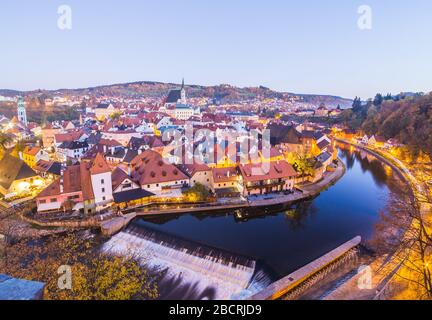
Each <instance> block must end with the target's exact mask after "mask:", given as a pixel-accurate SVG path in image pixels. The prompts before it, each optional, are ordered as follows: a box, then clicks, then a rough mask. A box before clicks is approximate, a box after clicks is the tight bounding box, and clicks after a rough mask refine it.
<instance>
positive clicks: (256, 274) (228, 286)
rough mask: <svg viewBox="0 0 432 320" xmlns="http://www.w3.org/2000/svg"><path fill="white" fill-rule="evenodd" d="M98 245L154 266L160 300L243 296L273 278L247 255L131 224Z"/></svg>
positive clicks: (225, 298)
mask: <svg viewBox="0 0 432 320" xmlns="http://www.w3.org/2000/svg"><path fill="white" fill-rule="evenodd" d="M103 250H104V251H105V252H108V253H111V254H115V255H124V256H133V257H135V258H137V259H139V260H140V261H141V262H142V263H143V264H145V265H146V266H147V267H149V268H150V269H152V270H158V271H159V272H158V273H159V274H161V275H162V276H161V279H160V280H159V281H158V287H159V293H160V298H161V299H211V300H213V299H218V300H219V299H220V300H228V299H246V298H248V297H249V296H251V295H253V294H255V293H257V292H259V291H260V290H262V289H264V288H265V287H267V286H268V285H269V284H270V283H272V281H274V280H275V279H274V278H273V276H272V273H271V272H270V271H269V270H267V268H266V267H265V266H264V264H262V263H260V262H258V261H257V260H254V259H252V258H248V257H245V256H241V255H237V254H234V253H230V252H227V251H225V250H221V249H217V248H213V247H210V246H206V245H202V244H199V243H195V242H193V241H189V240H186V239H181V238H179V237H176V236H173V235H170V234H167V233H163V232H160V231H156V230H153V229H151V228H148V227H143V226H137V225H134V224H132V225H130V226H129V227H128V228H126V229H125V230H124V231H122V232H120V233H118V234H117V235H115V236H114V237H112V238H111V239H110V240H109V241H108V242H106V243H105V244H104V246H103Z"/></svg>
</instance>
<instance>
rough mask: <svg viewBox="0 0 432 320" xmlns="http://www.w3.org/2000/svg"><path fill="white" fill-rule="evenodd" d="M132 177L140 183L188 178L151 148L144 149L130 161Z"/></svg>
mask: <svg viewBox="0 0 432 320" xmlns="http://www.w3.org/2000/svg"><path fill="white" fill-rule="evenodd" d="M131 167H132V179H133V180H134V181H136V182H139V183H140V184H141V185H146V184H154V183H161V182H168V181H176V180H188V177H187V176H186V175H185V174H184V173H183V172H182V171H180V169H178V168H177V167H176V166H175V165H172V164H169V163H166V162H165V161H164V159H163V158H162V156H161V155H160V154H159V153H157V152H155V151H152V150H146V151H144V152H143V153H141V154H140V155H138V156H136V157H135V159H133V160H132V162H131Z"/></svg>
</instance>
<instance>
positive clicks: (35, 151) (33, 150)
mask: <svg viewBox="0 0 432 320" xmlns="http://www.w3.org/2000/svg"><path fill="white" fill-rule="evenodd" d="M39 151H41V148H39V147H30V146H27V147H25V148H24V151H23V153H24V154H28V155H30V156H35V155H37V154H38V152H39Z"/></svg>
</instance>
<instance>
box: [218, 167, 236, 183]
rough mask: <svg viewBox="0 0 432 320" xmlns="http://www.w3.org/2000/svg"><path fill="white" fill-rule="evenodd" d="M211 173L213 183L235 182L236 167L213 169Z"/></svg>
mask: <svg viewBox="0 0 432 320" xmlns="http://www.w3.org/2000/svg"><path fill="white" fill-rule="evenodd" d="M212 172H213V181H214V182H215V183H220V182H233V181H237V167H228V168H213V169H212Z"/></svg>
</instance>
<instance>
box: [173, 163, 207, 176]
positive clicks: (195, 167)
mask: <svg viewBox="0 0 432 320" xmlns="http://www.w3.org/2000/svg"><path fill="white" fill-rule="evenodd" d="M179 168H180V170H182V171H183V172H184V173H185V174H187V175H188V176H189V177H192V176H193V175H194V174H195V173H197V172H205V171H211V169H210V168H209V166H207V165H206V164H200V163H194V164H182V165H179Z"/></svg>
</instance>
